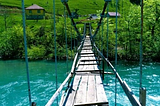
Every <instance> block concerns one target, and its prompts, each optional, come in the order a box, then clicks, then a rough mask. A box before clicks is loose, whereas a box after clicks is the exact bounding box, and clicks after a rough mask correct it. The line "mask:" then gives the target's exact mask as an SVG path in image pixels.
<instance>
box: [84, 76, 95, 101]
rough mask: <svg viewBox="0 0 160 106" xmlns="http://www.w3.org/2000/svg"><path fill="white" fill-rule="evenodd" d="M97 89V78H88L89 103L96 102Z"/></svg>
mask: <svg viewBox="0 0 160 106" xmlns="http://www.w3.org/2000/svg"><path fill="white" fill-rule="evenodd" d="M95 91H96V88H95V76H89V78H88V89H87V101H86V102H94V103H95V102H96V92H95Z"/></svg>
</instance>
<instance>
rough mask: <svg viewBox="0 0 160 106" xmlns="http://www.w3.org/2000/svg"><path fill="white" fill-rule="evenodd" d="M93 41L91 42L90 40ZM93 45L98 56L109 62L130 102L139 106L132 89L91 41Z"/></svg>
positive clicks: (134, 105)
mask: <svg viewBox="0 0 160 106" xmlns="http://www.w3.org/2000/svg"><path fill="white" fill-rule="evenodd" d="M92 43H93V42H92ZM93 46H94V47H95V49H96V50H97V52H98V54H99V56H100V57H101V58H103V60H104V61H105V62H107V63H108V64H109V66H110V67H111V68H112V70H113V72H114V73H115V75H116V77H117V79H118V81H119V83H120V84H121V86H122V88H123V90H124V92H125V93H126V95H127V97H128V99H129V100H130V102H131V104H132V105H133V106H141V104H140V102H139V101H138V100H137V98H136V97H135V95H134V94H133V92H132V90H131V89H130V88H129V87H128V85H127V83H126V82H125V81H122V79H121V77H120V75H119V74H118V73H117V71H116V69H115V68H114V67H113V65H112V64H111V63H110V61H109V60H108V59H107V58H105V57H104V55H103V54H102V53H101V52H100V51H99V49H98V48H97V46H96V44H95V43H93Z"/></svg>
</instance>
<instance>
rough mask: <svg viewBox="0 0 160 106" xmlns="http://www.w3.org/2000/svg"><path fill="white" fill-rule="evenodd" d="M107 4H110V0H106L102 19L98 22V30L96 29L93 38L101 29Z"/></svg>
mask: <svg viewBox="0 0 160 106" xmlns="http://www.w3.org/2000/svg"><path fill="white" fill-rule="evenodd" d="M107 5H108V2H107V1H105V4H104V7H103V10H102V13H101V18H100V21H99V23H98V26H97V28H96V31H95V33H94V35H93V36H92V38H94V37H95V36H96V35H97V33H98V31H99V28H100V26H101V23H102V20H103V18H104V17H105V10H106V7H107Z"/></svg>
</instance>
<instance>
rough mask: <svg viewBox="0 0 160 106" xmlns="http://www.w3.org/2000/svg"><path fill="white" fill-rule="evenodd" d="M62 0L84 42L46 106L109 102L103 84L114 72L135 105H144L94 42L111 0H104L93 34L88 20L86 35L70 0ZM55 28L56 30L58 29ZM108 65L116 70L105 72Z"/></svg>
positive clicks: (95, 105) (93, 105)
mask: <svg viewBox="0 0 160 106" xmlns="http://www.w3.org/2000/svg"><path fill="white" fill-rule="evenodd" d="M61 1H62V3H63V5H64V7H66V9H67V11H68V16H69V17H70V19H71V23H72V25H73V27H74V29H75V31H76V33H77V39H79V40H81V43H80V46H79V47H78V49H77V53H76V54H75V57H74V61H73V64H72V68H71V71H70V73H69V74H68V76H67V77H66V79H65V80H64V82H63V83H62V84H61V85H60V86H59V88H57V90H56V92H55V93H54V94H53V96H52V97H51V98H50V100H49V101H48V103H47V104H46V106H51V105H52V104H54V105H55V104H56V105H57V106H58V105H59V106H108V105H109V99H110V98H108V99H107V95H106V93H105V89H104V86H103V85H104V84H103V79H104V74H114V75H115V78H116V81H117V80H118V82H119V83H120V85H121V87H122V88H123V91H124V92H125V94H126V96H127V97H128V99H127V100H129V101H130V103H131V104H132V105H133V106H141V104H140V102H139V100H138V99H137V98H136V97H135V95H134V93H133V92H132V90H131V89H130V88H129V86H128V85H127V83H126V82H125V81H123V80H122V79H121V77H120V75H119V74H118V72H117V70H116V69H115V68H114V67H113V65H112V64H111V62H110V61H109V60H108V58H106V57H105V56H104V55H103V53H102V52H101V51H100V50H99V49H98V47H97V46H96V44H95V42H94V40H95V39H94V38H95V36H96V35H97V33H98V31H99V29H100V26H101V25H102V20H103V18H105V17H106V16H108V15H106V13H105V10H106V7H107V6H108V4H109V2H110V1H111V0H104V1H105V2H104V7H103V10H102V13H101V14H100V16H101V17H100V20H99V23H98V26H97V28H96V30H94V31H93V32H94V34H93V35H92V28H91V24H90V23H85V24H84V33H83V37H82V36H81V33H80V32H79V31H78V28H77V27H76V23H75V22H74V20H73V18H74V16H73V15H72V14H71V11H70V8H69V6H68V3H67V2H68V0H61ZM116 20H117V11H116ZM54 22H55V20H54ZM116 22H117V21H116ZM54 32H56V31H55V30H54ZM116 33H117V28H116ZM55 34H56V33H55ZM104 65H108V66H109V67H110V68H111V69H112V73H109V72H108V73H107V72H104ZM115 87H116V82H115ZM142 91H143V90H142V89H140V101H141V98H143V97H141V96H142V95H141V94H142V93H141V92H142ZM58 97H61V99H60V100H58V99H56V98H58ZM115 101H116V91H115ZM115 104H116V102H115Z"/></svg>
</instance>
